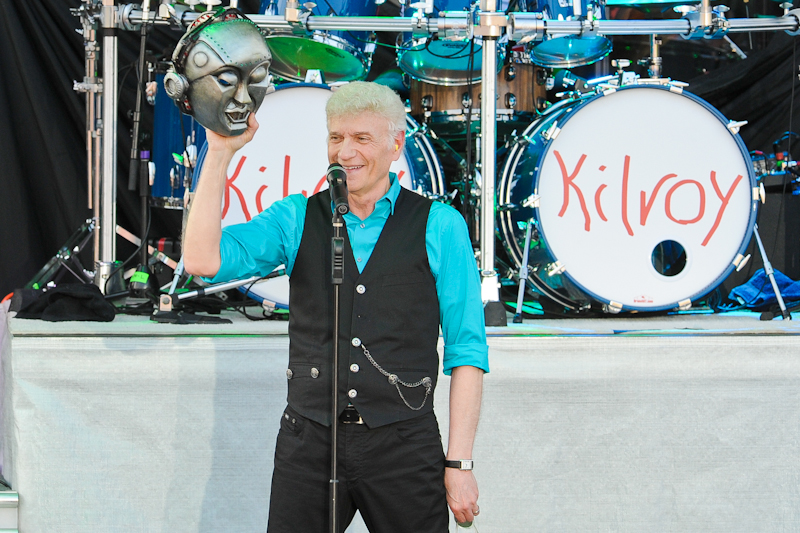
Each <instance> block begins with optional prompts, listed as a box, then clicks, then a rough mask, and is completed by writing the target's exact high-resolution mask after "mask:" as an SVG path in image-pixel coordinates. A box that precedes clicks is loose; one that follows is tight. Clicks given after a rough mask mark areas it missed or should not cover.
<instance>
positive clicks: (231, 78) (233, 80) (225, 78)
mask: <svg viewBox="0 0 800 533" xmlns="http://www.w3.org/2000/svg"><path fill="white" fill-rule="evenodd" d="M217 81H218V82H219V84H220V85H222V86H223V87H226V88H227V87H233V86H235V85H236V84H237V83H239V76H237V75H236V74H235V73H233V72H231V71H229V70H227V71H225V72H221V73H219V74H217Z"/></svg>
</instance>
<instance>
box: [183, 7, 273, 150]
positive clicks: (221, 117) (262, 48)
mask: <svg viewBox="0 0 800 533" xmlns="http://www.w3.org/2000/svg"><path fill="white" fill-rule="evenodd" d="M271 60H272V56H271V54H270V52H269V48H267V44H266V41H265V40H264V37H263V36H262V34H261V32H260V31H259V30H258V28H256V27H255V26H254V25H253V24H252V23H250V22H248V21H244V20H232V21H226V22H219V23H216V24H212V25H211V26H209V27H207V28H206V29H204V30H203V31H202V33H201V35H200V36H199V38H198V39H197V42H196V43H195V44H194V46H193V47H192V48H191V50H190V51H189V54H188V56H187V58H186V63H185V76H186V79H187V81H188V82H189V90H188V93H187V96H188V103H189V107H190V111H191V112H192V115H193V116H194V117H195V119H196V120H197V121H198V122H199V123H200V124H202V125H203V126H205V127H206V128H208V129H210V130H211V131H213V132H215V133H219V134H220V135H225V136H232V135H239V134H241V133H242V132H244V131H245V130H246V129H247V119H248V117H249V116H250V113H255V112H256V111H257V110H258V108H259V106H260V105H261V102H262V101H263V100H264V96H266V94H267V92H268V90H269V88H270V86H271V78H270V76H269V72H268V69H269V65H270V62H271Z"/></svg>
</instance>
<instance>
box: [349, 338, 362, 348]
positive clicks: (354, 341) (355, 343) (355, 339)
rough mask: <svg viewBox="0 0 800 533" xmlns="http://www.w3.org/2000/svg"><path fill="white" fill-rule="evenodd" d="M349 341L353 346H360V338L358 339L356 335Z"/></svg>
mask: <svg viewBox="0 0 800 533" xmlns="http://www.w3.org/2000/svg"><path fill="white" fill-rule="evenodd" d="M350 342H351V343H353V346H355V347H356V348H358V347H359V346H361V339H359V338H358V337H353V340H352V341H350Z"/></svg>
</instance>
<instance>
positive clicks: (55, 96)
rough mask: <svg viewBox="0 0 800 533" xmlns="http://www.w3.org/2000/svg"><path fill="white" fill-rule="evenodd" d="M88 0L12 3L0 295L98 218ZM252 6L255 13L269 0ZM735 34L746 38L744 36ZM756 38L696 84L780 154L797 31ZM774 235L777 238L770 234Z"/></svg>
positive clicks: (165, 229)
mask: <svg viewBox="0 0 800 533" xmlns="http://www.w3.org/2000/svg"><path fill="white" fill-rule="evenodd" d="M79 5H80V1H79V0H36V1H35V2H18V1H2V2H0V76H2V82H0V216H2V222H0V297H2V296H3V295H5V294H7V293H8V292H10V291H12V290H13V289H14V288H17V287H21V286H22V285H24V284H25V283H26V282H28V281H29V280H30V279H31V278H32V277H33V275H34V274H35V273H36V272H37V271H38V270H39V269H40V268H41V267H42V266H43V265H44V264H45V263H46V262H47V261H48V260H49V259H50V258H51V257H52V256H53V255H54V253H55V252H56V251H57V250H58V248H59V247H60V246H61V245H63V244H64V243H65V242H66V240H67V239H68V237H69V236H70V235H71V234H72V233H73V232H74V231H75V230H76V229H77V228H78V227H80V225H81V224H82V223H83V222H84V221H85V220H86V219H87V218H88V217H90V216H91V212H90V210H89V209H88V207H87V183H86V165H85V136H86V133H85V121H86V119H85V96H84V95H83V94H79V93H76V92H74V91H73V89H72V86H73V80H78V81H81V80H82V79H83V76H84V53H83V39H82V37H81V36H80V35H79V34H78V33H76V29H78V28H79V27H80V22H79V19H77V18H76V17H73V16H72V15H71V14H70V12H69V8H71V7H78V6H79ZM240 5H241V6H242V7H243V8H244V9H245V11H248V9H252V8H253V7H256V6H257V5H258V0H250V2H240ZM765 5H767V4H766V3H765ZM773 9H775V8H774V7H773ZM250 12H252V11H250ZM737 16H740V15H738V10H737ZM179 36H180V35H179V34H178V33H175V32H172V31H170V30H168V29H162V28H156V29H154V30H153V32H152V33H151V35H150V36H149V38H148V44H147V48H148V50H153V51H155V52H156V53H160V52H163V51H165V50H166V51H169V50H171V48H172V47H173V46H174V43H175V42H176V41H177V39H178V37H179ZM735 39H736V41H737V42H739V43H740V44H743V43H744V42H746V38H745V37H744V36H742V35H737V36H735ZM119 41H120V43H119V67H120V79H121V80H123V78H124V81H123V82H122V83H121V84H120V105H119V109H120V113H119V129H118V136H119V147H118V158H119V162H118V179H119V183H118V201H117V205H118V215H117V216H118V223H119V224H120V225H122V226H123V227H126V228H128V229H131V230H132V231H135V232H138V231H136V230H137V228H139V199H138V197H137V195H136V193H132V192H129V191H128V189H127V176H128V173H127V168H128V154H129V153H130V133H129V132H130V128H131V120H130V113H129V110H131V109H132V108H133V102H134V96H135V90H136V81H135V73H134V72H133V70H132V68H131V67H132V66H133V65H134V63H135V60H136V54H137V53H138V44H139V39H138V33H134V32H121V33H120V39H119ZM756 42H757V43H764V44H765V46H764V47H763V48H761V49H760V50H757V51H755V52H750V51H748V52H749V57H748V59H746V60H742V61H738V60H737V61H726V62H724V63H722V64H721V65H720V68H717V69H716V70H713V71H711V72H709V73H707V74H705V75H703V76H701V77H698V78H695V79H692V80H688V81H690V83H691V85H690V90H691V91H692V92H693V93H695V94H697V95H699V96H701V97H703V98H705V99H706V100H708V101H709V102H710V103H711V104H712V105H714V106H715V107H717V108H718V109H719V110H720V111H721V112H722V113H723V114H724V115H725V116H727V117H729V118H731V119H735V120H748V121H749V125H748V126H746V127H745V128H744V129H743V130H742V132H741V134H742V137H743V139H744V141H745V143H746V144H747V146H748V148H749V149H760V150H764V151H765V152H768V151H771V146H772V142H773V141H774V140H775V139H777V138H778V137H780V135H781V134H782V133H783V132H784V131H786V130H788V129H794V130H795V131H798V130H799V129H800V125H799V124H798V117H797V115H798V113H794V116H793V119H792V120H791V122H790V112H791V111H793V106H792V97H793V94H794V92H793V91H794V86H795V84H796V83H797V78H796V76H797V75H798V69H797V58H796V53H795V45H796V38H793V37H790V36H788V35H786V34H785V33H776V34H763V35H759V36H758V39H756ZM615 44H616V43H615ZM615 51H616V50H615ZM667 74H669V73H667ZM144 109H145V113H144V116H143V120H142V129H143V131H150V130H151V129H152V108H150V107H149V106H144ZM686 126H687V127H691V124H687V125H686ZM713 148H714V147H713V146H709V149H710V150H713ZM679 156H680V155H679V154H676V157H679ZM771 196H777V197H778V198H777V199H776V200H774V201H772V200H771V202H773V203H772V204H769V203H768V207H770V210H771V211H772V212H773V213H772V214H771V215H770V217H771V218H770V224H773V222H772V220H773V219H774V225H775V227H774V228H770V227H767V226H766V225H765V224H764V223H762V233H765V234H766V235H765V241H767V242H768V243H772V244H774V243H776V242H777V236H779V235H780V239H781V243H780V246H781V250H779V251H778V255H779V257H774V258H773V263H774V264H775V266H776V267H777V268H779V269H782V267H783V264H784V257H783V256H784V255H788V254H789V248H790V247H792V246H794V247H797V244H795V241H797V240H798V235H800V224H797V223H796V222H795V221H797V220H798V214H797V213H795V212H794V208H795V207H796V206H797V205H798V203H797V202H796V201H791V199H790V200H789V201H786V202H784V201H782V199H784V198H785V197H788V195H782V194H777V195H771ZM773 205H774V206H775V207H772V206H773ZM153 213H154V216H153V222H152V228H151V233H150V235H151V237H153V236H159V237H160V236H177V234H176V231H177V228H176V217H175V214H174V213H168V212H165V211H163V210H153ZM178 226H179V224H178ZM773 234H774V235H775V236H776V239H772V238H767V237H772V235H773ZM784 244H785V246H784ZM784 248H785V250H784ZM118 250H119V251H118V255H119V257H118V258H119V259H123V258H124V257H127V254H129V253H130V252H131V251H132V248H130V247H128V246H127V245H126V244H125V243H120V245H119V249H118ZM795 259H796V258H795ZM795 259H792V261H793V263H792V264H791V265H790V264H787V267H789V268H788V269H787V270H784V271H785V272H786V273H787V274H789V275H794V276H795V277H797V276H798V275H800V265H797V264H795V263H796V261H795ZM793 265H794V266H793ZM795 270H797V271H795Z"/></svg>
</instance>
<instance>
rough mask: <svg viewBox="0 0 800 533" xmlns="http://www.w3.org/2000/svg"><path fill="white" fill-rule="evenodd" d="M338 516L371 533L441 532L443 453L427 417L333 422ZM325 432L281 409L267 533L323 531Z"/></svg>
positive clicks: (326, 507) (327, 527)
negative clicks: (371, 424)
mask: <svg viewBox="0 0 800 533" xmlns="http://www.w3.org/2000/svg"><path fill="white" fill-rule="evenodd" d="M338 442H339V446H338V448H339V450H338V454H339V466H338V478H339V489H338V512H339V531H340V532H343V531H344V530H345V529H346V528H347V526H348V525H349V524H350V522H351V521H352V519H353V516H354V515H355V512H356V510H358V511H359V512H360V513H361V516H362V518H363V519H364V523H365V524H366V525H367V527H368V528H369V530H370V532H371V533H447V524H448V518H449V512H448V508H447V501H446V499H445V490H444V453H443V451H442V441H441V437H440V435H439V426H438V423H437V422H436V417H435V416H434V414H433V413H429V414H426V415H422V416H420V417H417V418H414V419H412V420H408V421H404V422H397V423H395V424H389V425H387V426H382V427H379V428H375V429H369V428H368V427H367V426H366V425H359V424H343V423H341V422H339V434H338ZM330 443H331V433H330V428H328V427H325V426H323V425H321V424H318V423H316V422H313V421H311V420H308V419H306V418H304V417H302V416H300V415H299V414H298V413H296V412H295V411H294V410H293V409H292V408H290V407H287V408H286V410H285V411H284V414H283V415H282V416H281V429H280V432H279V433H278V442H277V445H276V448H275V466H274V468H273V474H272V491H271V495H270V502H269V525H268V526H267V531H268V533H326V532H328V531H330V523H329V505H330V504H329V500H330V488H329V487H330V474H331V472H330Z"/></svg>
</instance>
